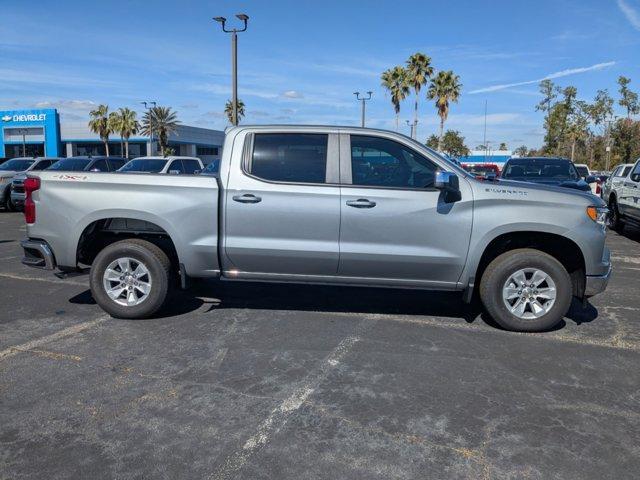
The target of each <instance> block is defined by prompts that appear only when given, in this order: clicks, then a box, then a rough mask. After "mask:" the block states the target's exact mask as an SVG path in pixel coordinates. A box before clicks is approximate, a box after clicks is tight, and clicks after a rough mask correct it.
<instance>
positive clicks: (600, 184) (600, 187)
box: [596, 180, 602, 195]
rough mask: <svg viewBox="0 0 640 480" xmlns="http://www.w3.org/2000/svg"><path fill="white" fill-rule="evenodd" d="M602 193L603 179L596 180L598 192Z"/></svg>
mask: <svg viewBox="0 0 640 480" xmlns="http://www.w3.org/2000/svg"><path fill="white" fill-rule="evenodd" d="M600 193H602V180H596V194H597V195H599V194H600Z"/></svg>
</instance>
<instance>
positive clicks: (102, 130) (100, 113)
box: [89, 105, 113, 156]
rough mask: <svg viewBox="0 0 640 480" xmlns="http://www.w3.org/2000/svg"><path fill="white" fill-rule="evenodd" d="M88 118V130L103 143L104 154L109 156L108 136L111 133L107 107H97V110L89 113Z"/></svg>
mask: <svg viewBox="0 0 640 480" xmlns="http://www.w3.org/2000/svg"><path fill="white" fill-rule="evenodd" d="M89 117H90V120H89V129H90V130H91V131H92V132H93V133H96V134H97V135H98V136H99V137H100V140H102V141H103V142H104V148H105V150H106V154H107V156H109V134H110V133H111V132H112V131H113V130H112V129H111V127H112V125H110V123H109V106H108V105H98V108H96V109H95V110H91V111H90V112H89Z"/></svg>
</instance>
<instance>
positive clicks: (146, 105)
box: [140, 102, 156, 155]
mask: <svg viewBox="0 0 640 480" xmlns="http://www.w3.org/2000/svg"><path fill="white" fill-rule="evenodd" d="M140 103H141V104H142V105H144V108H145V110H147V113H148V114H149V151H148V152H147V155H153V115H151V109H152V108H153V107H155V106H156V102H140Z"/></svg>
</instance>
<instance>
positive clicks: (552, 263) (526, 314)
mask: <svg viewBox="0 0 640 480" xmlns="http://www.w3.org/2000/svg"><path fill="white" fill-rule="evenodd" d="M571 297H572V285H571V278H570V276H569V273H567V270H566V269H565V268H564V266H563V265H562V264H561V263H560V262H559V261H558V260H556V259H555V258H553V257H552V256H551V255H548V254H546V253H544V252H541V251H539V250H534V249H529V248H521V249H517V250H511V251H509V252H506V253H503V254H502V255H500V256H498V257H496V258H495V259H494V260H493V261H492V262H491V263H490V264H489V265H488V266H487V268H486V270H485V271H484V274H483V275H482V280H481V281H480V298H481V299H482V303H483V304H484V307H485V308H486V309H487V311H488V312H489V314H490V315H491V317H493V319H494V320H495V321H496V322H497V323H498V324H499V325H500V326H501V327H503V328H506V329H507V330H514V331H519V332H539V331H544V330H549V329H550V328H553V327H554V326H555V325H557V324H558V323H559V322H560V321H561V320H562V318H563V317H564V315H565V314H566V313H567V311H568V310H569V307H570V305H571Z"/></svg>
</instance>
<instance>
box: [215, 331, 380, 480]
mask: <svg viewBox="0 0 640 480" xmlns="http://www.w3.org/2000/svg"><path fill="white" fill-rule="evenodd" d="M374 323H375V320H374V321H371V320H363V321H362V322H360V323H359V324H358V327H357V328H356V332H354V333H353V334H352V335H349V336H348V337H346V338H344V339H343V340H342V341H341V342H340V343H339V344H338V346H337V347H335V348H334V349H333V350H332V351H331V353H329V355H328V356H326V357H325V358H324V360H323V361H322V362H321V363H320V365H319V366H318V367H316V368H315V369H314V371H313V373H310V374H309V375H308V376H307V379H306V380H305V381H304V382H303V383H302V385H300V386H298V387H297V388H296V389H295V390H294V391H293V392H292V393H291V394H290V395H289V396H288V397H287V398H285V399H284V400H283V401H282V403H280V405H278V406H277V407H275V408H274V409H273V410H272V411H271V413H270V414H269V416H267V418H266V419H264V420H263V421H262V423H261V424H260V425H259V426H258V429H257V430H256V432H255V433H254V434H253V435H252V436H251V437H249V439H247V441H246V442H245V443H244V445H243V446H242V448H241V449H239V450H237V451H236V452H234V453H233V454H231V455H230V456H229V457H227V459H226V460H225V462H224V463H223V464H222V466H221V467H220V469H218V471H217V472H215V473H214V474H213V475H212V476H211V477H210V478H211V479H212V480H223V479H228V478H230V476H231V475H233V474H234V473H236V472H238V471H239V470H240V469H241V468H242V467H243V466H244V465H245V464H246V463H247V461H248V460H249V458H250V457H251V456H252V455H253V454H254V453H255V452H257V451H258V450H259V449H260V448H261V447H263V446H264V445H265V444H266V443H267V442H268V441H269V439H270V438H271V436H273V434H274V433H277V432H278V431H279V430H280V429H281V428H282V427H283V426H284V424H285V423H286V422H287V420H288V419H289V417H291V415H292V414H293V413H295V412H296V411H297V410H298V409H299V408H300V407H301V406H302V404H303V403H304V402H305V401H306V400H307V399H308V398H309V397H310V396H311V394H313V392H315V390H316V389H317V388H318V386H319V385H320V383H321V382H322V381H323V380H324V379H325V378H327V376H328V375H329V373H330V372H331V370H333V369H335V368H336V367H337V366H338V365H340V362H341V361H342V359H343V358H344V357H345V356H346V355H347V354H348V353H349V352H350V351H351V349H352V348H353V346H354V345H355V344H356V343H358V342H359V341H360V340H361V336H360V335H361V333H362V332H363V331H364V330H365V329H368V328H370V327H371V326H372V325H373V324H374Z"/></svg>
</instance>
